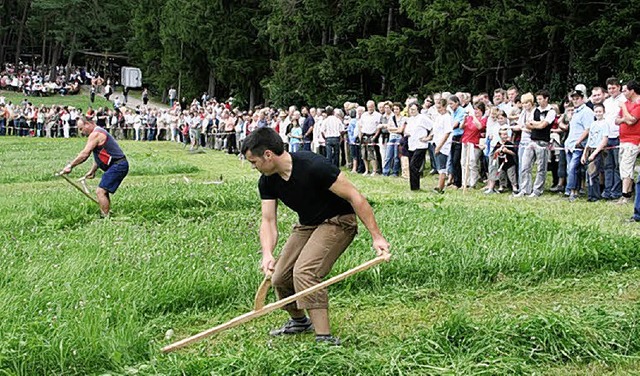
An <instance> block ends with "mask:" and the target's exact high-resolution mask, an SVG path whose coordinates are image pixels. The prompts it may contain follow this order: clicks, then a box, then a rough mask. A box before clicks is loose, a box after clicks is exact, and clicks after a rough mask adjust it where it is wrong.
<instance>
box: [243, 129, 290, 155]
mask: <svg viewBox="0 0 640 376" xmlns="http://www.w3.org/2000/svg"><path fill="white" fill-rule="evenodd" d="M267 150H271V151H272V152H273V153H274V154H275V155H282V153H284V144H283V143H282V138H280V135H279V134H278V133H276V131H274V130H273V129H272V128H269V127H262V128H258V129H256V130H255V131H253V132H251V134H250V135H249V136H247V138H246V139H245V140H244V144H243V145H242V150H241V152H242V155H245V154H247V151H251V154H253V155H254V156H256V157H262V156H263V155H264V152H265V151H267Z"/></svg>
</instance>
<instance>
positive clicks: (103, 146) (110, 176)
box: [60, 117, 129, 217]
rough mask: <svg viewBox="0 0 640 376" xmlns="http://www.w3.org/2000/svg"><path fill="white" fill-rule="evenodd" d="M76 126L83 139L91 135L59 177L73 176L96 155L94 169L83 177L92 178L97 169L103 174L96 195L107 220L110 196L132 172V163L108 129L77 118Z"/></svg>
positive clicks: (84, 118) (82, 118)
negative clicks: (72, 174) (130, 168)
mask: <svg viewBox="0 0 640 376" xmlns="http://www.w3.org/2000/svg"><path fill="white" fill-rule="evenodd" d="M77 125H78V130H79V131H80V132H81V133H82V134H83V135H84V136H88V139H87V144H86V146H85V147H84V149H82V151H81V152H80V153H79V154H78V156H77V157H76V158H75V159H74V160H73V161H71V162H69V164H67V165H66V166H65V167H64V168H63V169H62V171H61V172H60V174H70V173H71V171H72V170H73V168H74V167H75V166H77V165H79V164H82V163H84V161H86V160H87V158H89V156H90V155H91V154H92V153H93V159H94V163H93V166H91V169H89V172H87V173H86V174H85V175H84V177H85V178H86V179H93V178H94V177H95V175H96V171H97V170H98V168H100V169H101V170H102V171H104V174H102V179H101V180H100V184H99V185H98V188H97V190H96V195H97V196H98V203H99V204H100V211H101V213H102V216H104V217H108V216H109V208H110V205H111V199H110V197H109V195H110V194H114V193H115V192H116V190H117V189H118V187H119V186H120V184H121V183H122V180H124V178H125V177H126V176H127V174H128V173H129V162H127V157H126V156H125V155H124V152H123V151H122V149H121V148H120V146H119V145H118V142H116V140H115V139H114V138H113V137H112V136H111V135H110V134H109V132H107V131H106V130H105V129H103V128H100V127H98V126H96V124H95V123H94V122H92V121H90V120H88V119H87V118H86V117H81V118H78V122H77Z"/></svg>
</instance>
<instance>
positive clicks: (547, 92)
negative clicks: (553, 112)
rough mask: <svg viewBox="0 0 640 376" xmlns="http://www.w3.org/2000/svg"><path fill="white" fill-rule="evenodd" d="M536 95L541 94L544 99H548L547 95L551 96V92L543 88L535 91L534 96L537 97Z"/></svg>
mask: <svg viewBox="0 0 640 376" xmlns="http://www.w3.org/2000/svg"><path fill="white" fill-rule="evenodd" d="M538 95H542V97H543V98H544V99H549V97H551V94H549V91H548V90H545V89H542V90H538V91H537V92H536V97H537V96H538Z"/></svg>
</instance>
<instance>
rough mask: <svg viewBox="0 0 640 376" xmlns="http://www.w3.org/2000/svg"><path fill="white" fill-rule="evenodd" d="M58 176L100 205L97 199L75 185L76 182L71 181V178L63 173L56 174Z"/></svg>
mask: <svg viewBox="0 0 640 376" xmlns="http://www.w3.org/2000/svg"><path fill="white" fill-rule="evenodd" d="M56 175H58V176H62V177H63V178H64V180H66V181H67V183H69V184H71V185H72V186H73V187H74V188H75V189H77V190H79V191H80V192H81V193H82V194H83V195H85V196H87V198H89V200H91V201H93V202H95V203H96V204H97V205H98V206H100V203H99V202H98V200H97V199H96V198H95V197H93V196H91V195H90V194H88V193H87V192H85V191H84V190H83V189H82V188H80V187H79V186H77V185H76V183H74V182H72V181H71V179H69V177H68V176H67V175H65V174H56Z"/></svg>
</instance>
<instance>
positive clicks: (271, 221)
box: [242, 127, 389, 344]
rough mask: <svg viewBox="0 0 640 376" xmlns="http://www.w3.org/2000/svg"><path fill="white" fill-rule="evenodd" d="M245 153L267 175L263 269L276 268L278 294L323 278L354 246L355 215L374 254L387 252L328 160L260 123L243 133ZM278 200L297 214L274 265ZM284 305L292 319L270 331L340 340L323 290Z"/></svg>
mask: <svg viewBox="0 0 640 376" xmlns="http://www.w3.org/2000/svg"><path fill="white" fill-rule="evenodd" d="M242 154H243V155H244V156H245V157H246V159H247V161H249V162H250V163H251V164H252V165H253V167H255V168H256V169H257V170H258V171H260V172H261V173H262V176H261V177H260V181H259V184H258V186H259V190H260V198H261V199H262V223H261V225H260V244H261V246H262V270H263V272H264V273H265V274H268V273H273V276H272V278H271V282H272V284H273V286H274V288H275V290H276V292H277V294H278V296H279V298H280V299H283V298H286V297H288V296H291V295H293V294H295V293H296V292H298V291H302V290H304V289H307V288H309V287H312V286H315V285H317V284H319V283H320V282H321V281H322V279H323V278H324V277H325V276H326V275H327V274H328V273H329V271H330V270H331V268H332V266H333V264H334V263H335V262H336V260H337V259H338V257H340V255H341V254H342V253H343V252H344V250H345V249H346V248H347V247H348V246H349V244H351V241H352V240H353V238H354V236H355V234H356V232H357V228H358V225H357V220H356V215H357V216H358V217H359V218H360V220H361V221H362V222H363V223H364V225H365V226H366V228H367V230H369V232H370V233H371V236H372V238H373V248H374V249H375V251H376V253H377V254H378V255H382V254H385V253H387V252H388V251H389V243H388V242H387V240H386V239H385V238H384V236H382V233H381V232H380V229H379V228H378V224H377V223H376V220H375V217H374V215H373V210H372V209H371V206H370V205H369V203H368V202H367V200H366V198H365V197H364V196H363V195H362V194H361V193H360V192H358V190H357V189H356V188H355V187H354V186H353V185H352V184H351V183H350V182H349V181H348V180H347V178H346V177H345V175H344V174H343V173H341V172H340V169H338V168H337V167H335V166H333V165H332V164H330V163H329V162H328V161H327V159H326V158H324V157H322V156H319V155H317V154H314V153H312V152H307V151H302V152H298V153H288V152H286V151H285V150H284V145H283V143H282V138H281V137H280V136H279V135H278V133H276V132H275V131H274V130H273V129H271V128H268V127H265V128H259V129H256V130H255V131H254V132H253V133H251V134H250V135H249V136H248V137H247V138H246V139H245V141H244V144H243V147H242ZM278 200H280V201H282V202H283V203H284V204H285V205H286V206H288V207H289V208H291V209H292V210H293V211H295V212H296V213H297V214H298V218H299V223H298V224H296V225H295V226H294V228H293V232H292V234H291V236H290V237H289V239H288V240H287V242H286V244H285V245H284V247H283V248H282V251H281V252H280V256H279V258H278V262H277V263H276V261H275V259H274V257H273V249H274V248H275V246H276V243H277V239H278V227H277V205H278ZM284 309H285V310H286V311H287V312H288V313H289V315H290V316H291V319H290V320H289V321H287V323H285V325H284V326H283V327H282V328H279V329H276V330H273V331H271V333H270V334H271V335H281V334H298V333H304V332H306V331H310V330H313V329H315V333H316V341H317V342H327V343H331V344H339V343H340V341H339V340H338V339H337V338H335V337H333V336H331V333H330V327H329V314H328V298H327V291H326V290H322V291H320V292H318V293H315V294H312V295H309V296H307V297H304V298H301V299H299V300H298V301H297V304H296V303H292V304H289V305H287V306H285V307H284ZM304 310H307V312H308V313H309V318H307V316H306V315H305V312H304Z"/></svg>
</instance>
